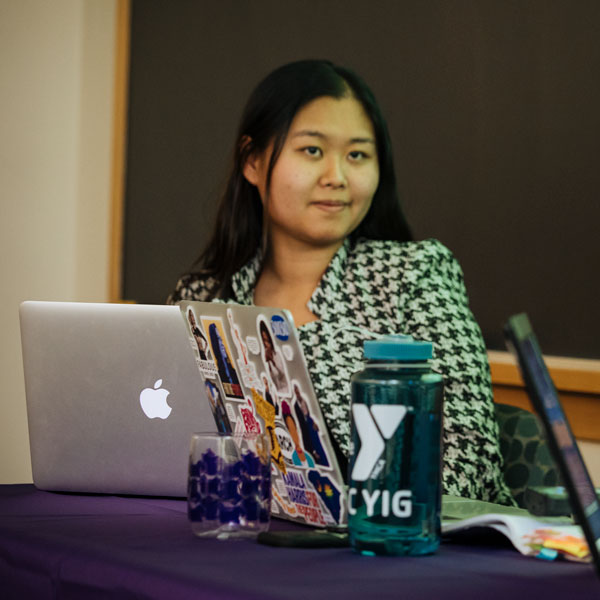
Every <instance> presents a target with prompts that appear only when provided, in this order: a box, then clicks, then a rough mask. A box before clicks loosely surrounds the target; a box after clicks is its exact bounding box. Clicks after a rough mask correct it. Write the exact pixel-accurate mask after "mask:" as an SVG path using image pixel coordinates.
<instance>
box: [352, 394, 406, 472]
mask: <svg viewBox="0 0 600 600" xmlns="http://www.w3.org/2000/svg"><path fill="white" fill-rule="evenodd" d="M404 415H406V406H404V405H401V404H376V405H374V406H371V410H370V411H369V407H368V406H367V405H366V404H354V405H353V406H352V417H353V418H354V425H355V426H356V431H357V432H358V437H359V438H360V450H359V452H358V456H357V457H356V460H355V462H354V467H353V469H352V475H351V476H350V477H351V478H352V479H353V480H354V481H366V480H367V479H368V478H369V476H370V475H371V473H372V472H373V469H374V467H375V465H376V464H377V461H378V460H379V458H380V457H381V455H382V454H383V450H384V448H385V441H384V440H389V439H390V438H391V437H392V436H393V435H394V433H396V429H398V426H399V425H400V423H402V419H404Z"/></svg>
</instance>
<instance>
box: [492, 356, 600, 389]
mask: <svg viewBox="0 0 600 600" xmlns="http://www.w3.org/2000/svg"><path fill="white" fill-rule="evenodd" d="M488 358H489V361H490V369H491V372H492V383H493V384H494V385H509V386H518V387H523V385H524V384H523V380H522V379H521V374H520V373H519V368H518V367H517V363H516V361H515V359H514V357H513V356H512V354H510V353H509V352H497V351H489V352H488ZM544 358H545V360H546V364H547V366H548V370H549V371H550V376H551V377H552V381H553V382H554V385H555V386H556V389H557V390H559V391H565V392H578V393H583V394H600V360H590V359H585V358H562V357H558V356H546V357H544Z"/></svg>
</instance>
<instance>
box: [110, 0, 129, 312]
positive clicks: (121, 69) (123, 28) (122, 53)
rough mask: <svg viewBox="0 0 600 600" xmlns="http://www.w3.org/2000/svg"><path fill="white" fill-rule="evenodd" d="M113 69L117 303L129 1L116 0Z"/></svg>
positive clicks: (114, 298) (115, 294) (113, 296)
mask: <svg viewBox="0 0 600 600" xmlns="http://www.w3.org/2000/svg"><path fill="white" fill-rule="evenodd" d="M116 20H117V23H116V32H115V34H116V35H115V70H114V92H113V93H114V100H113V140H112V167H111V222H110V245H109V248H110V256H109V273H108V285H109V289H108V298H109V300H110V302H120V301H121V297H122V273H123V218H124V196H125V156H126V147H127V104H128V89H129V55H130V26H131V0H117V14H116Z"/></svg>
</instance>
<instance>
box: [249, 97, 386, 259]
mask: <svg viewBox="0 0 600 600" xmlns="http://www.w3.org/2000/svg"><path fill="white" fill-rule="evenodd" d="M271 152H272V144H271V145H270V146H269V147H268V148H267V149H266V151H265V152H263V153H262V154H258V155H253V156H251V157H250V159H249V160H248V162H247V163H246V165H245V168H244V175H245V177H246V179H247V180H248V181H249V182H250V183H252V184H253V185H255V186H256V187H257V188H258V191H259V193H260V196H261V199H262V202H263V205H264V206H265V211H266V217H267V223H268V227H269V234H270V242H271V243H272V244H274V245H275V247H277V244H279V243H284V244H288V245H292V246H294V247H298V246H299V245H309V246H334V247H335V246H337V247H339V246H340V245H341V244H342V242H343V241H344V239H345V238H346V237H347V236H348V235H349V234H350V233H351V232H352V231H353V230H354V229H355V228H356V227H357V226H358V225H359V224H360V222H361V221H362V220H363V218H364V216H365V215H366V213H367V211H368V210H369V207H370V206H371V201H372V200H373V196H374V194H375V191H376V190H377V186H378V184H379V162H378V157H377V150H376V141H375V132H374V130H373V125H372V123H371V120H370V119H369V117H368V116H367V114H366V113H365V111H364V109H363V107H362V105H361V104H360V102H359V101H358V100H356V99H355V98H352V97H344V98H331V97H329V96H323V97H321V98H317V99H316V100H313V101H312V102H310V103H308V104H307V105H306V106H305V107H304V108H302V109H301V110H300V111H298V113H297V114H296V116H295V117H294V120H293V121H292V124H291V126H290V129H289V131H288V134H287V137H286V140H285V142H284V145H283V148H282V150H281V154H280V155H279V158H278V159H277V162H276V164H275V166H274V168H273V172H272V176H271V186H270V192H269V195H268V197H267V193H266V184H267V171H268V164H269V158H270V156H271Z"/></svg>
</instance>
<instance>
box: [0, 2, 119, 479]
mask: <svg viewBox="0 0 600 600" xmlns="http://www.w3.org/2000/svg"><path fill="white" fill-rule="evenodd" d="M115 11H116V0H53V1H52V2H48V1H46V0H0V153H1V154H0V207H1V216H0V256H1V261H2V262H1V266H0V269H1V271H0V276H1V281H2V285H1V288H0V307H1V310H0V331H1V332H2V335H1V336H0V374H1V377H0V381H1V385H2V397H1V399H0V402H2V403H3V410H2V419H1V420H0V483H17V482H30V481H31V464H30V459H29V445H28V431H27V420H26V411H25V397H24V396H25V395H24V385H23V372H22V362H21V346H20V334H19V322H18V307H19V303H20V302H21V301H23V300H26V299H39V300H95V301H106V300H107V298H108V258H109V257H108V254H109V216H110V215H109V207H110V151H111V136H112V101H113V71H114V46H115V44H114V36H115V19H116V15H115Z"/></svg>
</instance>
